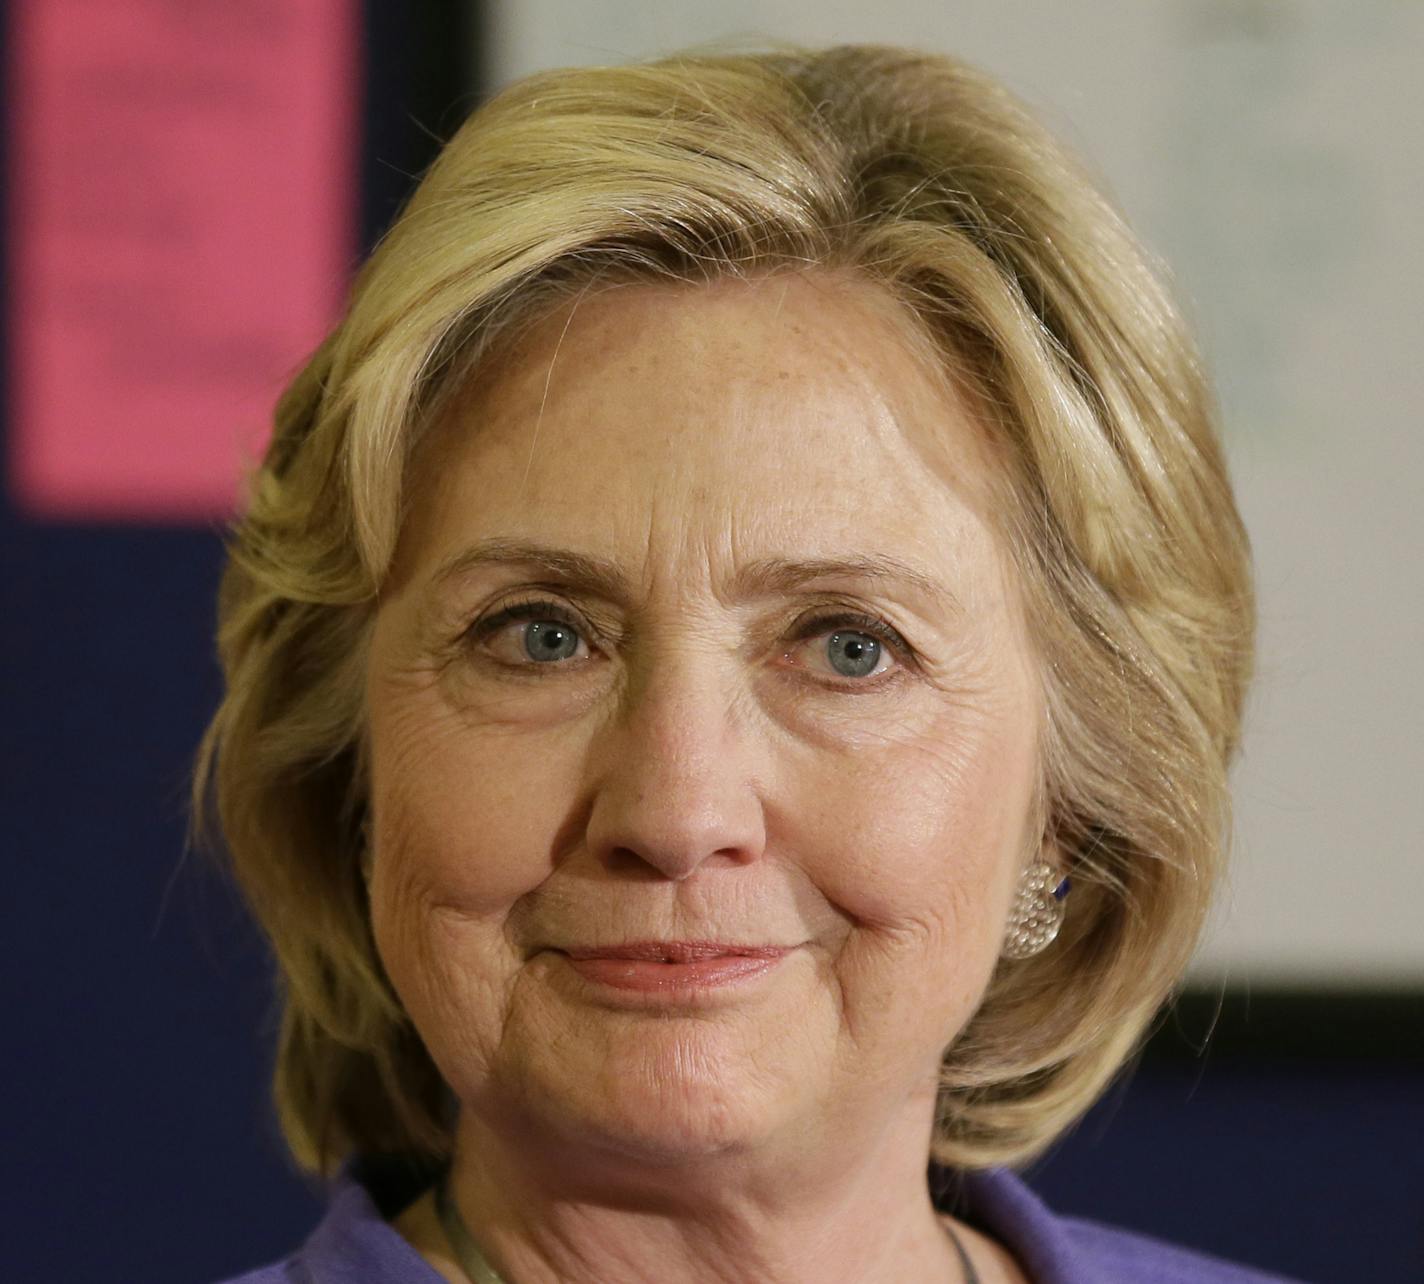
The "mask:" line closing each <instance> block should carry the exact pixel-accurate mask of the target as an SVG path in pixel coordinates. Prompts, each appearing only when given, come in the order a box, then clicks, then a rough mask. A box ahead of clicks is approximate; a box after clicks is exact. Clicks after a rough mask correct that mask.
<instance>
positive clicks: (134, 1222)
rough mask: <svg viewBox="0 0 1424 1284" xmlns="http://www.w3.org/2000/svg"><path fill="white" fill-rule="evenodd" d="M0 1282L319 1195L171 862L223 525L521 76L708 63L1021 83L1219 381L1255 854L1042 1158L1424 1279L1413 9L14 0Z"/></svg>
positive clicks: (240, 1245) (236, 976) (1128, 1203)
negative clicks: (1102, 1081) (390, 260)
mask: <svg viewBox="0 0 1424 1284" xmlns="http://www.w3.org/2000/svg"><path fill="white" fill-rule="evenodd" d="M0 32H3V41H4V44H3V59H0V68H2V69H0V98H2V99H3V103H4V113H5V115H4V129H3V131H0V146H3V160H0V182H3V205H0V209H3V214H0V220H3V221H0V247H3V269H0V271H3V280H0V285H2V286H3V297H4V300H5V307H4V313H3V322H0V325H3V330H0V345H2V346H0V351H3V354H4V359H3V365H0V437H2V438H3V440H2V441H0V447H3V448H0V768H3V770H0V857H3V862H4V864H3V869H4V872H5V876H6V879H7V886H8V887H9V888H10V891H9V893H8V894H7V895H6V897H5V898H4V910H3V913H4V915H5V926H4V932H3V949H4V951H5V956H4V957H5V965H4V967H3V969H0V985H3V986H4V1000H5V1011H6V1012H7V1013H8V1014H9V1017H8V1020H7V1025H8V1028H9V1031H10V1034H9V1037H8V1039H7V1043H6V1049H5V1058H4V1071H3V1073H4V1077H5V1084H6V1089H7V1098H8V1100H9V1102H10V1106H9V1115H8V1121H7V1126H6V1129H5V1132H6V1136H7V1142H6V1147H5V1154H6V1167H7V1169H8V1171H9V1172H10V1173H11V1174H12V1176H11V1179H10V1180H9V1182H8V1183H7V1198H6V1200H5V1211H4V1213H3V1220H0V1228H3V1236H4V1242H5V1243H6V1246H7V1251H6V1260H7V1263H8V1265H7V1268H6V1274H7V1278H11V1279H15V1280H39V1279H46V1280H64V1281H100V1280H103V1281H114V1280H134V1281H147V1282H151V1284H167V1282H168V1281H172V1282H173V1284H180V1282H183V1284H200V1282H201V1281H203V1280H207V1279H215V1278H218V1277H220V1276H223V1275H225V1274H228V1273H233V1272H236V1271H237V1270H239V1269H240V1268H244V1267H248V1266H253V1265H256V1264H258V1263H260V1262H263V1261H267V1260H270V1259H272V1258H275V1257H277V1256H278V1255H280V1254H282V1253H283V1252H285V1251H287V1250H289V1249H290V1248H291V1247H293V1246H294V1245H295V1244H296V1243H297V1242H299V1241H300V1240H301V1238H303V1237H304V1235H305V1234H306V1232H307V1231H308V1230H309V1229H310V1227H311V1226H312V1225H313V1223H314V1221H315V1219H316V1217H317V1216H318V1213H319V1208H320V1199H319V1195H318V1194H317V1193H316V1192H315V1191H313V1190H312V1189H311V1188H310V1187H308V1186H307V1185H306V1184H304V1183H303V1181H302V1180H301V1179H299V1178H298V1177H297V1176H296V1175H295V1174H294V1173H293V1171H292V1170H291V1168H290V1166H289V1164H288V1163H287V1161H286V1159H285V1158H284V1156H283V1152H282V1149H281V1146H280V1143H279V1141H278V1139H277V1136H276V1132H275V1129H274V1127H273V1125H272V1123H271V1122H270V1120H269V1117H268V1110H267V1105H266V1079H267V1073H268V1061H269V1057H270V1047H271V1036H272V1019H271V1010H270V985H269V970H268V963H267V960H266V956H265V954H264V951H263V948H262V946H261V944H260V942H259V941H258V940H257V939H256V938H255V936H254V934H253V932H252V931H251V929H250V928H249V927H248V925H247V924H246V921H245V919H244V917H243V913H242V911H241V908H240V906H239V905H238V904H237V902H236V900H235V898H234V896H233V894H232V893H231V892H230V891H229V890H228V889H227V888H226V887H225V886H224V884H223V883H222V881H221V880H220V879H219V878H216V877H214V876H213V875H212V874H211V873H210V872H209V871H208V870H207V868H206V866H205V863H204V862H203V860H202V859H201V858H198V857H191V856H190V857H185V856H184V854H183V851H184V827H185V823H186V808H185V792H186V784H187V771H188V765H189V761H190V758H191V753H192V750H193V748H194V746H195V744H196V742H197V739H198V737H199V735H200V734H201V730H202V727H203V724H204V721H205V719H206V717H207V715H208V714H209V712H210V711H211V709H212V708H213V706H214V704H215V702H216V699H217V696H218V678H217V671H216V667H215V664H214V660H213V646H212V639H211V632H212V621H213V612H214V593H215V587H216V582H217V576H218V572H219V567H220V561H221V531H222V523H223V520H224V517H225V516H226V515H227V514H228V513H229V512H230V511H231V507H232V504H233V502H234V497H235V495H236V493H237V478H238V476H239V473H240V469H241V464H242V460H243V459H244V458H250V457H251V456H252V454H253V453H254V452H255V451H257V450H259V449H260V447H261V442H262V440H263V435H264V431H265V421H266V416H267V414H268V412H269V411H270V406H271V402H272V400H273V398H274V397H275V395H276V392H277V390H278V389H279V388H280V387H281V385H282V382H283V380H284V378H285V377H286V376H288V375H289V374H290V373H291V372H292V371H293V370H294V369H295V368H296V367H297V366H298V365H299V364H300V363H301V361H302V360H303V358H304V356H305V354H306V352H307V351H308V350H309V349H310V348H311V347H313V346H314V345H315V344H316V342H317V341H318V339H319V338H320V336H321V334H322V333H323V329H324V327H326V326H327V325H329V324H330V323H331V322H332V321H333V320H334V319H335V317H336V315H337V313H338V311H339V309H340V306H341V300H342V296H343V292H344V290H345V288H346V285H347V283H348V281H349V277H350V274H351V272H352V270H353V268H354V267H355V265H356V264H357V263H358V262H359V261H360V258H361V256H362V255H363V254H364V253H365V252H366V251H367V250H369V248H370V247H371V246H372V245H373V243H374V242H375V240H376V239H377V238H378V237H379V235H380V233H381V231H382V230H383V229H384V228H385V227H386V226H387V224H388V223H389V221H390V220H391V218H392V217H393V216H394V214H395V213H396V211H397V209H398V208H399V205H400V203H401V201H402V200H403V198H404V197H405V195H406V194H407V193H408V191H409V190H410V188H411V186H412V185H413V183H414V181H415V180H416V178H417V177H418V175H419V174H420V172H421V171H422V169H423V168H424V167H425V166H426V165H427V164H428V163H429V161H430V160H431V158H432V157H433V155H434V153H435V151H436V150H437V148H438V146H439V143H440V140H442V139H443V138H445V137H448V136H449V134H450V133H451V132H453V130H454V129H455V128H456V126H457V125H458V124H459V122H460V121H461V120H462V119H463V117H464V116H465V115H466V114H467V113H468V111H469V110H470V109H471V108H472V107H474V106H475V105H477V104H478V103H479V102H480V101H481V100H483V99H484V98H485V97H487V96H488V95H489V94H490V93H491V92H493V91H495V90H497V89H498V88H499V87H500V86H502V85H504V84H506V83H508V82H509V81H510V80H512V79H514V78H516V77H518V76H521V75H524V74H526V73H528V72H530V71H534V70H537V69H541V68H545V67H551V66H558V65H564V64H570V63H590V62H614V63H617V62H624V61H628V60H631V59H634V58H639V57H644V56H648V55H652V54H657V53H663V52H670V51H672V50H674V49H676V48H678V47H679V46H681V45H684V44H687V43H691V42H694V41H703V40H711V39H736V40H739V41H746V42H748V43H754V42H755V40H756V39H757V38H758V37H778V38H784V39H796V40H801V41H805V42H807V43H813V44H819V43H830V42H839V41H853V40H854V41H862V40H863V41H875V42H881V43H894V44H907V45H915V46H920V47H924V48H929V49H936V50H944V51H948V52H952V53H955V54H958V55H960V56H963V57H965V58H968V59H970V60H971V61H974V62H977V63H979V64H981V65H983V66H985V67H986V68H988V69H990V70H991V71H993V72H995V73H997V74H998V75H999V76H1001V77H1002V78H1003V79H1005V80H1006V81H1007V82H1008V83H1009V84H1010V85H1011V86H1013V87H1014V88H1015V89H1017V90H1018V91H1019V92H1020V93H1021V94H1023V95H1024V96H1025V97H1026V98H1028V100H1029V101H1030V102H1032V103H1033V104H1035V105H1036V106H1037V107H1038V109H1039V110H1040V112H1041V113H1042V114H1043V115H1044V116H1045V117H1046V118H1047V120H1048V121H1049V122H1050V123H1051V124H1052V125H1053V126H1054V127H1055V128H1056V129H1057V130H1058V132H1059V133H1060V134H1062V135H1063V136H1065V137H1066V138H1067V139H1068V140H1069V141H1070V142H1071V143H1072V144H1073V145H1074V146H1075V147H1076V148H1077V149H1078V150H1079V151H1080V152H1082V153H1083V154H1085V155H1086V156H1087V158H1088V159H1089V161H1090V162H1091V163H1092V165H1093V166H1094V167H1095V168H1096V170H1097V172H1098V173H1100V174H1101V176H1102V179H1103V183H1104V185H1105V186H1106V187H1107V189H1108V190H1109V192H1110V193H1111V194H1112V195H1113V196H1114V198H1115V199H1116V200H1117V201H1118V203H1119V204H1120V205H1121V206H1122V207H1123V208H1124V209H1125V211H1126V213H1127V214H1128V216H1129V218H1130V219H1131V220H1132V221H1133V223H1134V224H1135V225H1136V226H1137V228H1138V229H1139V231H1140V232H1141V233H1142V235H1143V236H1144V238H1145V239H1146V240H1147V242H1148V243H1149V244H1150V245H1151V246H1152V247H1153V248H1154V249H1155V250H1157V251H1158V252H1159V253H1160V254H1161V255H1162V256H1163V257H1164V258H1165V260H1166V261H1167V262H1168V263H1170V264H1171V265H1172V268H1173V271H1174V275H1175V280H1176V286H1177V293H1178V295H1179V297H1180V299H1181V300H1182V302H1183V304H1184V306H1185V307H1186V308H1187V310H1188V312H1189V314H1190V315H1191V316H1192V317H1193V319H1194V321H1195V323H1196V325H1197V328H1198V330H1199V332H1200V334H1201V336H1202V339H1203V342H1204V344H1205V346H1206V349H1207V351H1208V354H1209V357H1210V359H1211V361H1212V363H1213V366H1214V368H1215V370H1216V372H1217V375H1218V378H1219V382H1220V387H1221V392H1222V400H1223V407H1224V411H1225V432H1226V439H1227V448H1228V452H1229V455H1230V458H1231V462H1232V467H1233V473H1234V478H1235V482H1236V485H1237V489H1238V496H1239V499H1240V503H1241V506H1242V508H1243V510H1244V514H1245V518H1246V521H1247V524H1248V527H1249V528H1250V530H1251V533H1252V537H1253V542H1254V547H1255V554H1256V559H1257V569H1258V576H1259V591H1260V596H1261V611H1262V621H1261V637H1260V644H1261V660H1260V677H1259V679H1258V682H1257V686H1256V690H1255V693H1254V696H1253V700H1252V704H1251V707H1250V711H1249V714H1248V723H1247V734H1246V742H1245V752H1244V754H1243V758H1242V761H1241V764H1240V767H1239V770H1238V773H1237V778H1236V779H1237V805H1238V819H1237V864H1236V867H1235V871H1234V874H1233V877H1232V882H1231V886H1230V888H1229V892H1228V895H1227V896H1226V897H1225V898H1224V901H1223V905H1222V911H1221V913H1220V914H1219V915H1218V917H1217V920H1216V921H1215V923H1214V924H1213V926H1212V929H1211V932H1210V935H1209V939H1208V940H1207V942H1206V944H1205V947H1204V949H1203V951H1202V954H1201V956H1200V959H1199V961H1198V964H1197V966H1196V968H1195V970H1194V972H1193V974H1192V978H1191V984H1190V986H1189V988H1188V990H1187V992H1186V994H1185V995H1184V996H1183V998H1182V1000H1181V1002H1180V1003H1179V1004H1178V1005H1177V1007H1176V1008H1175V1009H1174V1011H1172V1012H1171V1013H1168V1014H1164V1019H1163V1022H1162V1026H1161V1029H1160V1030H1159V1032H1158V1033H1157V1035H1156V1036H1155V1037H1154V1039H1153V1040H1152V1042H1151V1044H1150V1045H1149V1047H1148V1049H1147V1051H1146V1053H1145V1054H1144V1056H1143V1058H1142V1061H1141V1064H1140V1065H1139V1067H1138V1068H1137V1070H1136V1073H1135V1074H1134V1075H1132V1076H1131V1077H1130V1078H1127V1079H1125V1080H1124V1081H1123V1083H1121V1084H1120V1085H1119V1086H1118V1087H1117V1088H1115V1089H1114V1090H1113V1091H1112V1092H1111V1093H1110V1094H1109V1095H1108V1097H1107V1099H1106V1100H1105V1101H1104V1102H1103V1103H1102V1104H1101V1105H1100V1106H1099V1107H1098V1108H1097V1109H1096V1110H1095V1111H1094V1112H1093V1113H1092V1114H1091V1115H1090V1116H1089V1118H1088V1119H1087V1120H1086V1121H1085V1122H1084V1123H1083V1124H1082V1125H1081V1126H1080V1127H1079V1128H1078V1129H1077V1130H1075V1132H1074V1133H1073V1134H1072V1135H1071V1136H1070V1137H1069V1138H1068V1139H1067V1140H1066V1141H1065V1142H1064V1143H1062V1144H1061V1145H1060V1146H1059V1147H1058V1148H1057V1149H1056V1150H1055V1151H1054V1152H1053V1153H1052V1154H1051V1155H1050V1156H1049V1157H1048V1158H1047V1159H1046V1160H1045V1161H1044V1162H1042V1163H1041V1164H1039V1165H1037V1166H1036V1167H1035V1168H1034V1169H1033V1170H1032V1171H1031V1173H1030V1179H1031V1182H1032V1184H1034V1185H1035V1186H1036V1187H1037V1188H1038V1189H1039V1190H1040V1192H1041V1193H1042V1194H1043V1195H1044V1196H1045V1197H1046V1198H1047V1199H1048V1200H1049V1201H1050V1203H1052V1204H1054V1205H1055V1206H1056V1207H1058V1208H1059V1209H1061V1210H1063V1211H1070V1212H1074V1213H1079V1214H1082V1215H1085V1216H1089V1217H1094V1218H1098V1219H1101V1220H1106V1221H1113V1222H1119V1223H1122V1224H1125V1225H1128V1226H1131V1227H1134V1228H1136V1229H1138V1230H1141V1231H1144V1232H1147V1233H1152V1234H1157V1235H1160V1236H1163V1237H1166V1238H1169V1239H1174V1240H1178V1241H1181V1242H1183V1243H1186V1244H1189V1245H1192V1246H1195V1247H1197V1248H1200V1249H1203V1250H1207V1251H1211V1252H1216V1253H1219V1254H1222V1255H1224V1256H1228V1257H1233V1258H1237V1259H1240V1260H1242V1261H1245V1262H1248V1263H1253V1264H1256V1265H1258V1266H1262V1267H1267V1268H1275V1269H1277V1270H1280V1271H1282V1272H1286V1273H1289V1274H1293V1275H1296V1276H1299V1277H1300V1278H1302V1279H1304V1280H1307V1281H1315V1282H1319V1284H1323V1282H1326V1281H1345V1280H1351V1281H1354V1280H1369V1281H1371V1282H1372V1284H1389V1282H1393V1281H1400V1282H1402V1281H1416V1282H1417V1281H1420V1280H1424V915H1421V903H1424V824H1421V819H1420V816H1421V808H1420V805H1419V794H1420V783H1419V782H1420V781H1421V779H1424V737H1421V735H1420V733H1419V729H1418V728H1419V723H1420V715H1421V713H1424V699H1421V696H1424V676H1421V674H1422V673H1424V670H1421V665H1420V662H1419V657H1420V655H1421V651H1424V646H1421V644H1422V643H1424V602H1421V596H1422V595H1424V575H1421V573H1420V569H1419V561H1420V555H1421V551H1424V516H1421V504H1420V502H1419V500H1418V493H1419V478H1420V476H1421V475H1424V432H1421V431H1420V426H1421V425H1420V414H1421V410H1420V408H1421V407H1422V406H1424V361H1421V359H1420V357H1419V347H1420V342H1421V339H1424V289H1421V281H1424V272H1421V268H1424V252H1421V238H1420V236H1419V219H1420V214H1419V211H1420V210H1421V208H1424V128H1421V124H1422V123H1424V77H1421V76H1420V74H1419V73H1420V68H1421V66H1424V4H1420V3H1418V2H1417V0H1351V2H1350V3H1349V4H1344V3H1340V2H1339V0H1078V3H1075V4H1071V5H1068V4H1063V3H1061V2H1056V0H877V3H876V4H874V5H873V6H872V5H869V4H852V3H843V2H840V0H755V2H753V0H721V2H720V3H719V4H717V5H707V4H704V3H694V2H693V0H660V3H658V4H656V5H654V4H640V3H631V2H628V0H485V2H483V3H475V2H473V0H471V2H469V3H463V4H459V3H454V2H453V0H449V2H446V3H435V2H433V0H403V2H400V3H397V2H396V0H391V2H390V3H384V4H382V3H377V2H376V0H366V2H365V3H358V2H357V0H4V2H3V3H0Z"/></svg>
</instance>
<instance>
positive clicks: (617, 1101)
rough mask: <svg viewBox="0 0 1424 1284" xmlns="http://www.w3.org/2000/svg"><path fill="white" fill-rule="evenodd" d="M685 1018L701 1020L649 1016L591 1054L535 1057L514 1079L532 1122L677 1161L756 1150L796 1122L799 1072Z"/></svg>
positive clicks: (556, 1138)
mask: <svg viewBox="0 0 1424 1284" xmlns="http://www.w3.org/2000/svg"><path fill="white" fill-rule="evenodd" d="M676 1024H681V1025H684V1026H690V1027H691V1028H683V1029H681V1030H679V1029H676V1028H675V1027H674V1023H671V1022H670V1023H668V1024H667V1025H665V1026H664V1027H663V1028H662V1029H656V1028H654V1029H651V1030H650V1029H648V1028H647V1027H646V1026H644V1027H643V1028H642V1029H641V1030H640V1031H638V1032H630V1037H629V1038H628V1040H627V1042H626V1044H625V1045H624V1046H622V1047H620V1046H619V1045H618V1041H614V1042H613V1044H612V1045H611V1046H610V1045H609V1044H608V1043H605V1044H604V1047H603V1048H602V1049H600V1050H599V1053H598V1055H597V1056H596V1057H591V1058H589V1060H586V1061H585V1060H582V1059H579V1058H572V1057H571V1058H568V1059H566V1060H563V1061H561V1062H560V1063H559V1064H558V1065H554V1066H549V1065H544V1066H539V1065H529V1064H526V1065H525V1066H524V1067H522V1068H521V1069H520V1071H519V1072H518V1074H517V1079H516V1081H515V1083H514V1084H513V1085H511V1086H512V1087H513V1088H514V1091H515V1094H517V1096H518V1098H519V1102H520V1114H521V1115H522V1116H523V1117H524V1123H525V1126H526V1127H528V1128H530V1129H531V1130H534V1131H537V1132H542V1133H544V1135H545V1136H546V1137H547V1138H549V1139H550V1140H551V1141H553V1142H554V1143H555V1144H556V1145H558V1146H559V1147H560V1148H565V1147H573V1148H578V1149H588V1150H593V1151H601V1152H604V1153H607V1154H612V1155H621V1156H625V1157H628V1158H631V1159H637V1160H638V1162H639V1163H642V1164H654V1165H658V1164H662V1165H676V1164H679V1163H683V1162H686V1161H688V1160H692V1159H708V1158H711V1157H714V1156H732V1155H736V1154H738V1153H740V1152H744V1151H749V1150H753V1149H755V1148H757V1147H758V1146H760V1145H764V1144H765V1143H766V1142H768V1141H769V1140H771V1139H772V1138H774V1137H775V1135H776V1134H777V1132H778V1131H779V1130H781V1129H784V1128H787V1127H789V1126H791V1125H793V1124H794V1122H795V1121H794V1120H793V1119H792V1117H791V1114H792V1108H793V1104H794V1102H795V1101H796V1098H797V1097H798V1095H800V1096H801V1108H802V1109H804V1108H805V1098H804V1095H802V1094H798V1093H796V1092H794V1091H793V1090H792V1085H793V1083H794V1080H795V1076H787V1077H786V1079H785V1082H783V1083H781V1084H778V1083H777V1082H776V1080H774V1079H772V1078H771V1077H769V1076H768V1075H766V1074H765V1073H764V1072H763V1071H760V1070H758V1069H757V1067H756V1065H755V1063H754V1062H753V1061H752V1059H751V1058H750V1057H749V1056H747V1055H745V1054H742V1053H740V1052H739V1051H738V1050H737V1049H735V1048H729V1047H727V1046H726V1043H727V1042H728V1041H727V1040H726V1039H725V1037H723V1038H718V1037H715V1035H714V1032H713V1031H710V1030H709V1029H708V1028H707V1027H706V1026H700V1025H699V1023H697V1022H690V1023H682V1022H679V1023H676ZM724 1033H725V1032H716V1034H724ZM709 1035H712V1036H714V1037H710V1038H709ZM590 1051H593V1050H592V1049H590ZM594 1061H596V1064H592V1063H591V1062H594Z"/></svg>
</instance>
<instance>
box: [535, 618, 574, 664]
mask: <svg viewBox="0 0 1424 1284" xmlns="http://www.w3.org/2000/svg"><path fill="white" fill-rule="evenodd" d="M577 650H578V634H577V633H575V632H574V631H573V629H571V628H569V626H568V625H567V624H560V623H558V622H557V621H556V620H534V621H533V622H532V623H531V624H530V625H529V627H528V628H527V629H525V630H524V653H525V654H526V655H527V656H528V657H529V658H530V659H531V660H538V661H544V660H570V659H572V658H573V656H574V653H575V652H576V651H577Z"/></svg>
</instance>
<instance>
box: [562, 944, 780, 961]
mask: <svg viewBox="0 0 1424 1284" xmlns="http://www.w3.org/2000/svg"><path fill="white" fill-rule="evenodd" d="M790 948H791V947H790V946H785V945H733V944H730V943H728V942H724V941H627V942H625V943H623V944H621V945H602V946H590V947H571V948H569V949H566V950H561V951H560V953H562V954H567V955H568V956H569V958H571V959H574V960H579V961H581V960H584V959H631V960H634V961H636V962H640V963H700V962H702V961H704V960H706V959H720V958H744V959H778V958H780V957H781V956H782V955H783V954H787V953H789V952H790Z"/></svg>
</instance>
